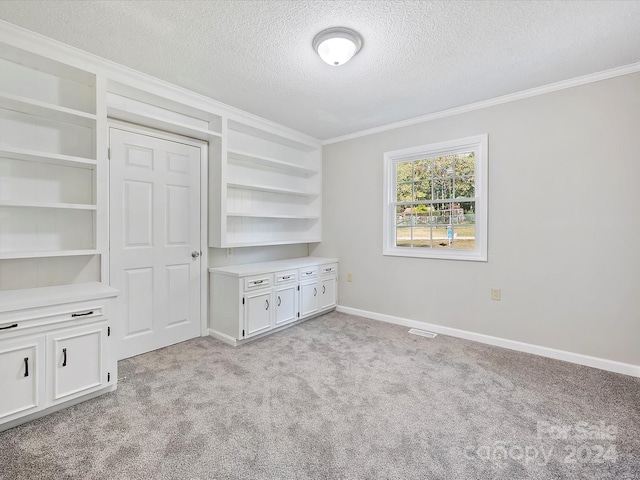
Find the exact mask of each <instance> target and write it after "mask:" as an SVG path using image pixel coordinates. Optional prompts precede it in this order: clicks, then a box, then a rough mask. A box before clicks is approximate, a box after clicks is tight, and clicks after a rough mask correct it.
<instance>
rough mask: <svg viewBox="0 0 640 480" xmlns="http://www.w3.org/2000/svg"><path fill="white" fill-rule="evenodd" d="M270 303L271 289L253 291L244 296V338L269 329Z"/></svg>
mask: <svg viewBox="0 0 640 480" xmlns="http://www.w3.org/2000/svg"><path fill="white" fill-rule="evenodd" d="M272 304H273V301H272V298H271V290H262V291H260V292H254V293H251V294H248V295H247V296H246V297H245V305H244V326H245V334H244V338H247V337H251V336H253V335H257V334H258V333H262V332H266V331H267V330H270V329H271V310H272V307H273V305H272Z"/></svg>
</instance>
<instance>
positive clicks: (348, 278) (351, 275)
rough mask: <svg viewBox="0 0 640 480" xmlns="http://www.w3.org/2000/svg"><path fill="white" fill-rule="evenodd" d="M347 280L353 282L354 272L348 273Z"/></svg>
mask: <svg viewBox="0 0 640 480" xmlns="http://www.w3.org/2000/svg"><path fill="white" fill-rule="evenodd" d="M347 282H353V274H352V273H351V272H349V273H347Z"/></svg>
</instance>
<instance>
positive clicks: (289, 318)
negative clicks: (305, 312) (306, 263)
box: [274, 285, 298, 327]
mask: <svg viewBox="0 0 640 480" xmlns="http://www.w3.org/2000/svg"><path fill="white" fill-rule="evenodd" d="M297 293H298V287H297V285H287V286H281V287H276V289H275V299H274V302H275V311H276V318H275V322H274V323H275V326H276V327H279V326H281V325H286V324H287V323H291V322H295V321H296V320H297V319H298V302H297V298H298V296H297Z"/></svg>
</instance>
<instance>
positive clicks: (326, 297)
mask: <svg viewBox="0 0 640 480" xmlns="http://www.w3.org/2000/svg"><path fill="white" fill-rule="evenodd" d="M337 283H338V279H337V278H336V277H331V278H323V279H322V280H321V281H320V291H319V293H320V310H326V309H327V308H332V307H335V306H336V299H337V297H336V294H337Z"/></svg>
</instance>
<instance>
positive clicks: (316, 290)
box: [313, 287, 318, 297]
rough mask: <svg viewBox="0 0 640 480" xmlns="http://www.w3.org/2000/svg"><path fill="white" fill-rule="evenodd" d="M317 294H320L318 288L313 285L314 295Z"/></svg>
mask: <svg viewBox="0 0 640 480" xmlns="http://www.w3.org/2000/svg"><path fill="white" fill-rule="evenodd" d="M316 295H318V289H317V288H316V287H313V296H314V297H315V296H316Z"/></svg>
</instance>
